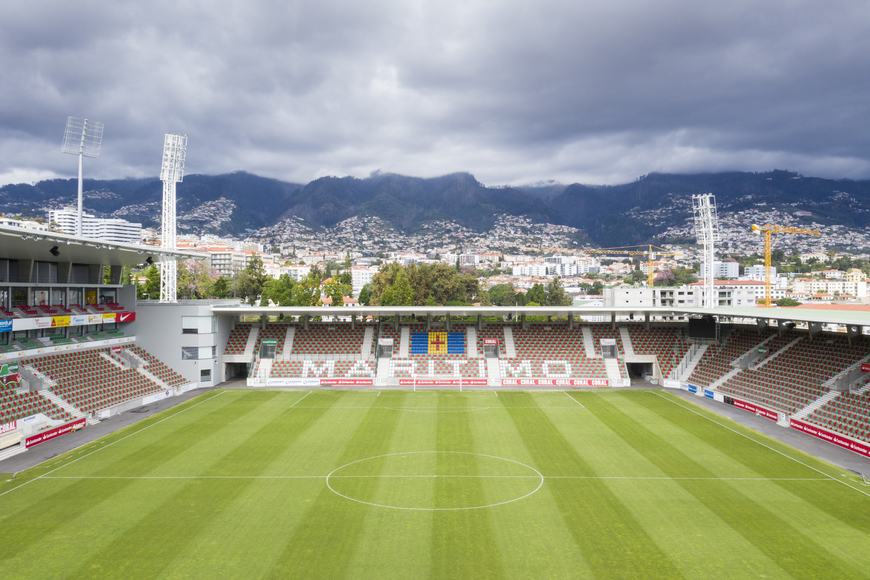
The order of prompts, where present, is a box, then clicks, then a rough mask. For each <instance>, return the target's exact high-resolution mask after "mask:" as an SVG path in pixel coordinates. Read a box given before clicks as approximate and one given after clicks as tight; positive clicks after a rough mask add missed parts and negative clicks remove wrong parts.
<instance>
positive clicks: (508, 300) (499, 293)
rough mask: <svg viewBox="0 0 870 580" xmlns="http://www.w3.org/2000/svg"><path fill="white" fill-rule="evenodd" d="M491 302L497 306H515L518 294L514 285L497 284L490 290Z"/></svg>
mask: <svg viewBox="0 0 870 580" xmlns="http://www.w3.org/2000/svg"><path fill="white" fill-rule="evenodd" d="M489 300H490V302H492V304H494V305H495V306H514V305H516V303H517V293H516V291H515V290H514V285H513V284H496V285H495V286H493V287H492V288H490V289H489Z"/></svg>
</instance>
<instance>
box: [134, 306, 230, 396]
mask: <svg viewBox="0 0 870 580" xmlns="http://www.w3.org/2000/svg"><path fill="white" fill-rule="evenodd" d="M217 304H220V305H222V306H226V305H237V304H238V300H228V301H209V300H201V301H200V300H182V301H179V302H178V303H176V304H161V303H159V302H156V301H140V302H138V303H137V304H136V321H135V322H131V323H130V324H129V328H125V329H124V332H125V333H126V334H127V335H128V336H129V335H135V336H136V344H138V345H139V346H141V347H142V348H144V349H145V350H147V351H148V352H150V353H151V354H153V355H154V356H156V357H157V358H158V359H160V360H161V361H163V362H164V363H166V364H167V365H169V366H170V367H172V368H173V369H175V370H176V371H177V372H178V373H180V374H181V376H183V377H184V378H186V379H187V380H189V381H191V382H193V383H197V384H199V386H203V387H209V386H214V385H217V384H219V383H220V382H222V381H223V380H224V378H225V377H224V376H223V369H224V365H223V361H222V360H221V359H222V356H223V351H224V347H225V346H226V343H227V339H228V338H229V335H230V330H232V325H233V317H232V316H218V317H217V327H216V331H215V332H214V333H198V334H183V333H182V325H181V317H182V316H206V317H210V316H212V312H211V309H212V306H214V305H217ZM212 346H214V347H216V349H215V350H216V351H217V354H216V356H215V358H207V359H198V360H182V358H181V349H182V347H208V348H210V347H212ZM205 369H211V381H209V382H203V381H202V380H201V371H203V370H205Z"/></svg>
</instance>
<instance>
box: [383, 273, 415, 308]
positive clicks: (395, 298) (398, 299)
mask: <svg viewBox="0 0 870 580" xmlns="http://www.w3.org/2000/svg"><path fill="white" fill-rule="evenodd" d="M413 304H414V294H413V292H412V291H411V284H410V282H408V276H407V275H406V274H405V270H404V269H400V270H399V272H398V273H397V274H396V280H395V282H393V283H392V284H391V285H390V286H389V287H388V288H387V289H386V290H385V291H384V294H383V296H381V305H382V306H412V305H413Z"/></svg>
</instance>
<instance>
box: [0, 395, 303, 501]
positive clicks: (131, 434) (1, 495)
mask: <svg viewBox="0 0 870 580" xmlns="http://www.w3.org/2000/svg"><path fill="white" fill-rule="evenodd" d="M226 392H228V391H221V392H219V393H218V394H216V395H214V396H212V397H209V398H208V399H206V400H204V401H200V402H199V403H196V404H195V405H191V406H190V407H187V408H186V409H182V410H181V411H179V412H177V413H173V414H172V415H170V416H168V417H164V418H163V419H160V420H159V421H156V422H154V423H151V424H150V425H148V426H147V427H143V428H142V429H139V430H138V431H134V432H133V433H130V434H129V435H125V436H124V437H121V438H120V439H118V440H117V441H112V442H111V443H109V444H108V445H105V446H103V447H100V448H99V449H96V450H94V451H91V452H90V453H88V454H87V455H82V456H81V457H78V458H76V459H73V460H72V461H70V462H69V463H65V464H63V465H61V466H60V467H56V468H54V469H52V470H51V471H48V472H46V473H44V474H42V475H40V476H39V477H35V478H33V479H31V480H30V481H25V482H24V483H22V484H21V485H18V486H16V487H13V488H12V489H8V490H6V491H4V492H3V493H0V497H3V496H4V495H6V494H7V493H10V492H13V491H15V490H16V489H21V488H22V487H24V486H25V485H27V484H28V483H33V482H34V481H36V480H38V479H43V478H45V477H46V476H48V475H50V474H52V473H54V472H55V471H57V470H58V469H63V468H64V467H67V466H69V465H72V464H73V463H75V462H76V461H79V460H81V459H84V458H85V457H90V456H91V455H93V454H94V453H98V452H100V451H102V450H104V449H108V448H109V447H111V446H112V445H114V444H115V443H120V442H121V441H123V440H124V439H129V438H130V437H132V436H133V435H138V434H139V433H141V432H142V431H145V430H146V429H150V428H151V427H154V426H155V425H159V424H160V423H163V422H164V421H168V420H169V419H172V418H173V417H175V416H177V415H181V414H182V413H184V412H186V411H189V410H191V409H193V408H194V407H199V406H200V405H202V404H203V403H207V402H209V401H211V400H212V399H215V398H217V397H220V396H221V395H223V394H224V393H226ZM308 394H309V395H310V394H311V393H310V392H309V393H308ZM306 396H308V395H306ZM304 398H305V397H302V399H304ZM302 399H299V401H301V400H302ZM299 401H296V402H297V403H298V402H299ZM295 404H296V403H294V405H295Z"/></svg>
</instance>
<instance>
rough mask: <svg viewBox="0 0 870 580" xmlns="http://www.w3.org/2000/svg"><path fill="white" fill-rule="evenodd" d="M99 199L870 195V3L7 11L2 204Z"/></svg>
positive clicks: (2, 45)
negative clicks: (341, 182) (669, 188)
mask: <svg viewBox="0 0 870 580" xmlns="http://www.w3.org/2000/svg"><path fill="white" fill-rule="evenodd" d="M69 115H72V116H77V117H87V118H89V119H93V120H97V121H102V122H103V123H105V133H104V136H103V147H102V153H101V155H100V158H99V159H96V160H90V159H86V160H85V176H86V177H96V178H109V177H111V178H117V177H127V176H132V177H142V176H156V175H157V174H158V173H159V170H160V160H161V152H162V147H163V135H164V133H166V132H169V131H171V132H178V133H186V134H188V136H189V145H188V155H187V173H188V174H190V173H208V174H217V173H226V172H230V171H236V170H244V171H249V172H251V173H256V174H259V175H264V176H269V177H275V178H279V179H284V180H288V181H295V182H300V183H305V182H308V181H310V180H312V179H315V178H317V177H322V176H325V175H342V176H343V175H353V176H357V177H364V176H366V175H368V174H370V173H371V172H372V171H374V170H378V169H380V170H382V171H390V172H394V173H401V174H405V175H416V176H426V177H428V176H435V175H441V174H445V173H451V172H455V171H468V172H471V173H473V174H474V175H475V176H476V177H477V178H478V179H479V180H480V181H482V182H484V183H486V184H491V185H495V184H523V183H531V182H536V181H539V180H550V179H553V180H556V181H561V182H563V183H572V182H581V183H611V184H612V183H623V182H626V181H631V180H633V179H635V178H636V177H638V176H640V175H643V174H646V173H650V172H654V171H657V172H685V173H699V172H710V171H722V170H744V171H767V170H770V169H774V168H776V169H790V170H792V171H798V172H801V173H803V174H805V175H818V176H823V177H849V178H855V179H865V178H870V2H868V1H867V0H855V1H852V0H824V1H819V0H810V1H800V0H795V1H781V0H765V1H761V2H759V1H758V0H752V1H745V0H729V1H727V2H715V3H714V2H705V1H699V0H688V1H682V0H679V1H677V0H655V1H648V2H641V1H632V0H605V1H588V0H556V1H552V0H536V1H535V2H531V1H528V0H526V1H523V2H520V1H517V0H437V1H435V0H432V1H418V0H363V1H360V0H348V1H340V2H335V1H333V2H330V1H328V0H327V1H324V0H317V1H314V0H311V1H309V0H306V1H294V0H289V1H286V2H278V1H272V2H256V1H251V0H249V1H247V2H226V1H223V0H211V1H208V2H206V1H202V0H200V1H198V2H189V1H185V0H181V1H178V0H173V1H171V2H169V1H159V0H158V1H151V0H149V1H145V2H143V1H141V0H140V1H137V2H128V1H125V0H121V1H115V2H105V1H100V2H95V1H90V0H78V1H76V2H69V1H55V0H49V1H39V0H35V1H34V2H4V3H3V4H2V7H0V185H2V184H6V183H15V182H29V181H33V180H36V179H41V178H47V177H73V176H75V175H76V172H77V162H76V159H75V157H73V156H70V155H63V154H62V153H61V152H60V144H61V140H62V136H63V129H64V125H65V123H66V119H67V116H69Z"/></svg>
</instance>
